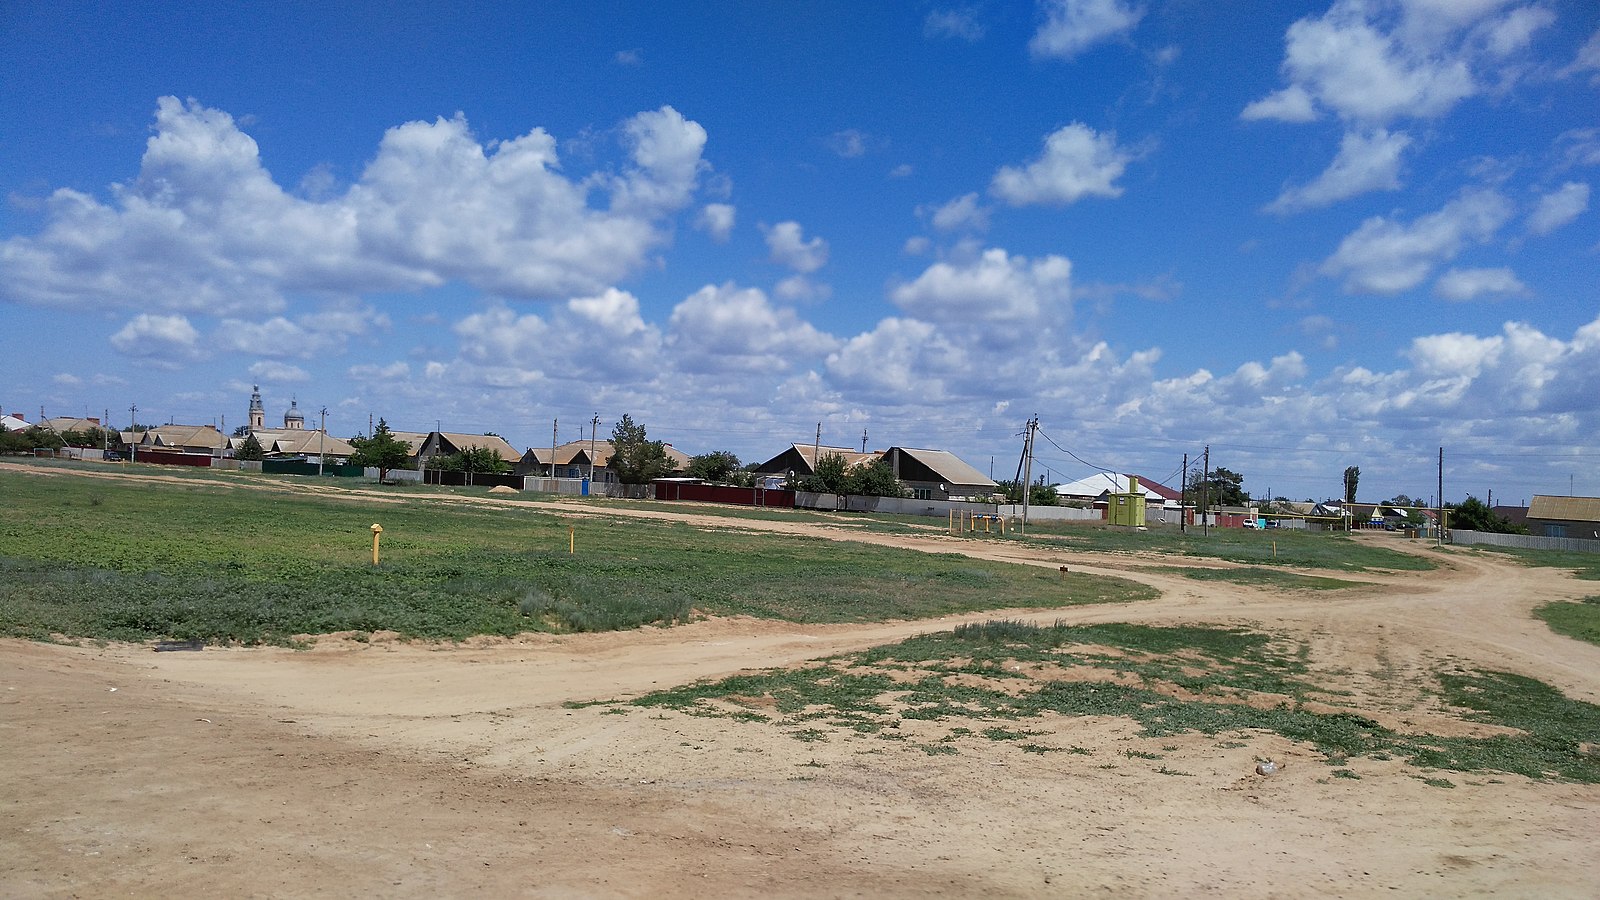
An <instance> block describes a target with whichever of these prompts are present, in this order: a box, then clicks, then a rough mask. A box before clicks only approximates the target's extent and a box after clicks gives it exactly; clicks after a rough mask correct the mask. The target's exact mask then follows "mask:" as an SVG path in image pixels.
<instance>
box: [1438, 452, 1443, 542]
mask: <svg viewBox="0 0 1600 900" xmlns="http://www.w3.org/2000/svg"><path fill="white" fill-rule="evenodd" d="M1438 546H1439V548H1440V549H1443V548H1444V448H1443V447H1440V448H1439V544H1438Z"/></svg>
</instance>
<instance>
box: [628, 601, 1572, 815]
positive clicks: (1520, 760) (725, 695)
mask: <svg viewBox="0 0 1600 900" xmlns="http://www.w3.org/2000/svg"><path fill="white" fill-rule="evenodd" d="M1068 673H1070V675H1071V677H1065V676H1067V675H1068ZM1417 690H1418V692H1419V695H1420V694H1422V693H1428V694H1432V695H1435V696H1437V697H1438V698H1440V699H1441V700H1442V701H1443V703H1444V704H1445V705H1446V707H1447V708H1448V709H1449V710H1451V711H1453V712H1454V713H1455V714H1456V715H1458V716H1459V717H1460V718H1462V719H1463V720H1467V721H1471V722H1477V723H1485V724H1488V725H1496V726H1502V727H1504V728H1507V729H1514V732H1512V733H1505V734H1497V735H1494V736H1491V737H1460V736H1443V735H1434V734H1426V733H1406V732H1400V731H1396V730H1394V729H1392V728H1388V727H1385V726H1383V725H1381V724H1379V723H1378V722H1376V721H1374V720H1372V719H1370V718H1368V717H1366V716H1363V715H1361V714H1360V713H1359V711H1355V710H1339V709H1338V707H1339V706H1340V705H1341V701H1343V702H1344V703H1348V698H1346V697H1343V696H1341V695H1339V694H1337V693H1334V692H1330V691H1327V690H1326V689H1324V688H1321V687H1319V686H1318V685H1316V684H1315V683H1313V676H1312V674H1311V673H1309V672H1308V669H1307V664H1306V661H1305V648H1304V646H1303V645H1301V644H1298V643H1295V642H1291V641H1285V640H1282V639H1279V638H1275V637H1273V636H1271V635H1268V634H1264V633H1261V632H1257V631H1251V630H1245V629H1236V628H1207V627H1168V628H1163V627H1154V626H1143V625H1126V624H1106V625H1081V626H1070V625H1063V624H1059V623H1058V624H1056V625H1053V626H1036V625H1031V624H1027V623H1021V622H1011V621H992V622H988V623H984V624H979V625H971V626H962V627H959V628H956V629H955V630H953V631H946V632H940V633H937V634H929V635H923V636H920V637H916V638H911V639H909V640H906V641H902V642H900V643H898V644H892V645H888V646H884V647H879V648H875V649H872V650H867V651H863V652H859V653H851V654H845V655H840V656H835V657H831V658H828V659H826V660H822V661H820V662H819V663H818V664H816V665H813V666H808V667H804V668H797V669H786V670H772V671H767V672H760V673H755V674H748V675H739V676H734V677H732V678H726V679H721V680H718V681H709V682H699V683H696V684H692V685H688V686H685V687H681V688H677V689H674V690H669V691H662V692H659V693H653V694H649V695H646V696H643V697H639V698H637V699H634V700H631V701H626V703H625V704H622V705H625V706H632V707H642V708H653V709H663V708H664V709H673V710H678V711H680V712H683V713H687V714H690V715H701V716H719V717H728V718H731V719H736V720H739V721H747V722H758V721H760V722H771V723H774V724H776V725H778V726H780V727H782V728H784V729H786V730H787V731H789V732H790V734H791V735H792V736H794V737H795V738H796V739H799V740H806V741H826V740H852V739H853V740H887V741H905V740H907V739H908V738H907V734H908V731H909V729H906V728H905V725H906V723H908V722H912V721H916V722H919V723H937V724H938V725H940V726H942V729H939V730H937V731H935V732H934V733H933V734H932V735H931V736H930V732H929V730H928V729H927V728H926V727H919V728H917V729H916V733H917V735H918V737H917V738H916V739H917V740H919V741H922V742H925V745H926V746H925V749H926V747H934V748H946V749H940V750H938V751H937V752H940V753H952V752H959V751H960V749H961V748H962V747H965V748H967V749H975V748H978V747H982V746H984V744H985V742H999V741H1006V742H1025V743H1026V746H1022V745H1021V744H1020V743H1019V749H1023V750H1026V751H1028V752H1071V753H1093V752H1094V751H1092V750H1088V749H1085V748H1082V747H1079V746H1076V745H1074V744H1071V743H1070V742H1069V741H1068V740H1067V738H1068V737H1069V735H1066V734H1061V735H1058V734H1056V733H1053V732H1052V731H1050V730H1048V728H1047V727H1046V725H1045V722H1047V721H1049V720H1047V719H1044V717H1045V716H1047V715H1048V714H1055V715H1059V716H1068V717H1077V716H1116V717H1122V718H1126V719H1130V720H1132V721H1133V722H1135V723H1137V724H1138V725H1139V727H1140V729H1141V734H1142V736H1144V737H1146V738H1152V739H1160V738H1163V737H1167V738H1170V737H1171V736H1173V735H1178V734H1185V733H1200V734H1205V735H1209V736H1215V737H1217V738H1218V739H1219V740H1221V741H1223V742H1224V744H1225V745H1228V746H1235V747H1237V746H1243V745H1246V744H1247V743H1248V741H1249V739H1250V737H1251V735H1252V734H1254V733H1259V732H1270V733H1273V734H1277V735H1281V736H1282V737H1285V738H1288V739H1290V740H1294V741H1297V742H1302V743H1304V744H1307V745H1309V746H1311V747H1313V748H1315V749H1316V750H1317V751H1318V752H1320V753H1321V754H1322V755H1323V757H1324V759H1325V761H1326V762H1327V763H1328V764H1329V765H1330V766H1334V767H1337V768H1336V769H1335V774H1338V773H1340V772H1343V773H1345V774H1343V775H1342V776H1341V777H1358V776H1355V774H1354V773H1352V772H1350V770H1349V769H1347V768H1345V766H1347V765H1348V763H1349V762H1350V761H1351V760H1352V759H1356V758H1362V757H1365V758H1369V759H1375V760H1383V759H1402V760H1405V761H1406V762H1408V763H1410V764H1411V765H1414V766H1417V767H1419V768H1421V769H1424V770H1427V769H1437V770H1445V771H1453V772H1504V773H1512V774H1516V775H1523V776H1526V777H1528V778H1536V779H1543V778H1559V779H1568V780H1572V781H1580V782H1588V783H1596V782H1600V755H1597V752H1596V748H1595V746H1594V745H1593V743H1592V741H1593V738H1594V735H1596V734H1600V706H1595V705H1593V704H1589V703H1584V702H1581V701H1577V700H1571V699H1568V698H1567V697H1565V696H1563V695H1562V694H1561V693H1560V692H1559V691H1557V690H1556V689H1554V688H1552V687H1550V686H1549V685H1546V684H1543V683H1541V682H1538V681H1535V680H1533V679H1530V678H1525V677H1522V676H1519V675H1513V674H1509V673H1504V672H1483V671H1472V670H1456V671H1449V672H1442V673H1439V674H1438V676H1437V680H1436V683H1434V684H1432V685H1423V686H1417ZM1313 701H1315V702H1314V703H1313ZM612 706H613V708H620V706H619V705H618V704H612ZM1030 748H1032V749H1030ZM929 752H934V751H929ZM1122 755H1123V756H1126V757H1127V758H1128V759H1132V758H1134V757H1135V756H1137V757H1138V758H1143V759H1160V758H1161V755H1160V754H1157V753H1154V752H1150V751H1134V750H1128V751H1126V752H1125V753H1124V754H1122ZM1157 771H1159V770H1157ZM1169 774H1170V773H1169ZM1451 786H1453V785H1451Z"/></svg>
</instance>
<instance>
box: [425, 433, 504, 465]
mask: <svg viewBox="0 0 1600 900" xmlns="http://www.w3.org/2000/svg"><path fill="white" fill-rule="evenodd" d="M434 433H435V434H438V435H439V437H440V438H442V439H443V440H444V441H445V442H447V443H449V444H450V445H451V446H452V447H454V448H455V452H457V453H459V452H461V451H462V450H495V451H498V452H499V453H500V458H501V459H503V460H506V461H507V462H516V461H517V460H519V459H521V458H522V454H521V453H519V452H517V448H515V447H513V446H511V445H510V444H508V443H506V439H505V438H503V437H500V436H499V435H497V434H455V433H452V432H448V431H439V432H434Z"/></svg>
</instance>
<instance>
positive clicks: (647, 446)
mask: <svg viewBox="0 0 1600 900" xmlns="http://www.w3.org/2000/svg"><path fill="white" fill-rule="evenodd" d="M606 467H607V468H609V469H610V470H611V471H613V472H615V473H616V475H617V480H618V481H620V482H622V483H623V484H649V483H650V482H652V481H654V480H656V479H657V478H663V477H665V476H668V475H671V474H672V473H673V472H675V471H677V466H676V465H674V464H673V462H672V457H670V456H668V455H667V445H666V444H663V443H662V442H660V441H652V440H650V437H649V435H648V434H647V433H646V432H645V429H644V426H643V425H640V424H638V423H636V422H634V421H633V417H632V416H630V415H628V414H627V413H623V414H622V418H621V419H619V420H618V421H617V424H616V425H615V426H613V427H612V429H611V459H610V461H609V462H607V463H606Z"/></svg>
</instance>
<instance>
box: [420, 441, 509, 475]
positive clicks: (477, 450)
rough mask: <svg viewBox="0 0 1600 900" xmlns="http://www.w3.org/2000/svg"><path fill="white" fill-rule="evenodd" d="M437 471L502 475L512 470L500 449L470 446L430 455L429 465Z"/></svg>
mask: <svg viewBox="0 0 1600 900" xmlns="http://www.w3.org/2000/svg"><path fill="white" fill-rule="evenodd" d="M427 467H428V468H429V469H432V470H433V471H435V472H465V473H467V474H468V475H473V474H475V473H478V472H485V473H488V474H490V475H500V474H504V473H506V472H509V471H511V464H510V463H508V462H506V461H505V460H504V459H501V458H500V451H499V450H491V449H489V448H488V447H469V448H468V449H466V450H461V451H459V452H456V453H439V454H435V455H434V456H430V457H428V466H427Z"/></svg>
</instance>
